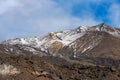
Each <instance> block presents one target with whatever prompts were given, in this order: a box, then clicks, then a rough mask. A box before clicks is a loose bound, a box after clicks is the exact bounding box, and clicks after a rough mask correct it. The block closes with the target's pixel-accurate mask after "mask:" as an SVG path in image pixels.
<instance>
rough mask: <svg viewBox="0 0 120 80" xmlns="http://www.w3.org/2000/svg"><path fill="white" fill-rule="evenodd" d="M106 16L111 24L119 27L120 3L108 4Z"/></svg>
mask: <svg viewBox="0 0 120 80" xmlns="http://www.w3.org/2000/svg"><path fill="white" fill-rule="evenodd" d="M108 17H109V18H110V21H111V22H112V23H113V25H115V26H116V27H120V4H117V3H114V4H112V5H111V6H110V8H109V15H108Z"/></svg>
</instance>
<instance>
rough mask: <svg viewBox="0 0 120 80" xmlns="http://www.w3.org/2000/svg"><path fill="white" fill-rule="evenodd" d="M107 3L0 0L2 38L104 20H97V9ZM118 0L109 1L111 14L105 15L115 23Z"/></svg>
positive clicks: (68, 27) (76, 0)
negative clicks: (114, 0) (95, 9)
mask: <svg viewBox="0 0 120 80" xmlns="http://www.w3.org/2000/svg"><path fill="white" fill-rule="evenodd" d="M111 1H112V0H111ZM104 3H106V1H103V0H98V1H96V0H91V1H90V0H87V1H83V0H71V1H70V0H66V2H64V0H0V22H1V23H0V30H1V31H0V36H1V37H0V40H5V39H10V38H15V37H30V36H40V35H43V34H46V33H48V32H51V31H59V30H64V29H71V28H75V27H77V26H79V25H95V24H98V23H101V22H103V19H102V18H101V19H97V16H96V14H95V12H96V11H94V8H95V7H101V6H100V5H104ZM115 3H116V2H115ZM115 3H114V4H113V3H112V2H110V3H109V4H110V5H109V7H108V13H109V14H107V15H105V17H106V18H107V19H109V20H108V21H109V22H112V20H113V19H114V21H113V22H112V23H113V24H114V25H116V24H118V23H119V22H118V21H119V19H120V15H119V13H120V9H119V8H120V7H119V4H115ZM94 5H95V7H93V6H94ZM112 10H115V11H114V12H113V11H112ZM98 14H99V13H98ZM99 15H100V14H99ZM111 15H112V16H115V17H111Z"/></svg>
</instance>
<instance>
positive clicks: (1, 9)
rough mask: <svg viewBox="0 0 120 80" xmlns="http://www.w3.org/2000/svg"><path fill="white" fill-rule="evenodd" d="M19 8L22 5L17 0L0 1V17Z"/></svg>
mask: <svg viewBox="0 0 120 80" xmlns="http://www.w3.org/2000/svg"><path fill="white" fill-rule="evenodd" d="M18 6H20V4H19V3H18V2H17V1H16V0H0V15H1V14H4V13H5V12H7V11H10V10H11V9H13V8H14V7H18Z"/></svg>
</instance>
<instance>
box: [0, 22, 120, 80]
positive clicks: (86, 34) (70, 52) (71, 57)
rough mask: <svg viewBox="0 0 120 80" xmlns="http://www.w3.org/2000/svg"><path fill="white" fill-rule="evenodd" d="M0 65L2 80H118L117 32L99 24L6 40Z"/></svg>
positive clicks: (1, 46) (119, 37) (0, 47)
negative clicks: (40, 35) (41, 35)
mask: <svg viewBox="0 0 120 80" xmlns="http://www.w3.org/2000/svg"><path fill="white" fill-rule="evenodd" d="M0 64H1V65H0V69H1V70H0V74H1V76H0V79H2V80H13V79H15V80H120V75H119V74H120V29H119V28H113V27H111V26H109V25H107V24H104V23H102V24H98V25H95V26H79V27H78V28H76V29H73V30H65V31H59V32H51V33H49V34H47V35H45V36H43V37H34V38H16V39H11V40H6V41H3V42H1V43H0ZM111 75H112V76H111Z"/></svg>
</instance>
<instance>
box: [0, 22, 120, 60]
mask: <svg viewBox="0 0 120 80" xmlns="http://www.w3.org/2000/svg"><path fill="white" fill-rule="evenodd" d="M107 38H110V39H114V38H115V39H117V40H118V41H119V42H120V40H119V38H120V29H119V28H113V27H110V26H109V25H107V24H104V23H102V24H99V25H96V26H79V27H78V28H76V29H73V30H65V31H59V32H51V33H49V34H47V35H45V36H43V37H34V38H16V39H11V40H6V41H3V42H1V46H2V47H1V51H5V52H6V53H17V54H21V53H25V54H37V55H40V56H45V55H52V56H60V57H73V58H78V57H81V56H82V57H86V56H91V54H92V53H95V51H93V52H91V51H92V50H94V49H95V48H96V47H98V46H99V45H100V44H102V42H103V41H104V40H105V39H107ZM111 43H112V42H111ZM119 44H120V43H118V44H117V45H119ZM115 45H116V43H115ZM103 47H104V46H103ZM105 47H106V46H105ZM117 47H118V46H117ZM101 48H102V47H101ZM100 50H101V49H100ZM98 51H99V50H98ZM105 51H106V52H107V53H108V52H109V51H107V50H105ZM119 51H120V49H119V48H118V51H117V52H119ZM88 52H89V53H90V52H91V54H88ZM98 53H99V55H103V54H104V53H105V52H104V51H103V52H98ZM95 55H96V54H95ZM93 56H94V55H93ZM93 56H92V57H93ZM96 56H98V54H97V55H96ZM103 57H104V56H103ZM108 57H111V55H109V56H108ZM116 58H117V59H118V57H116Z"/></svg>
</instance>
